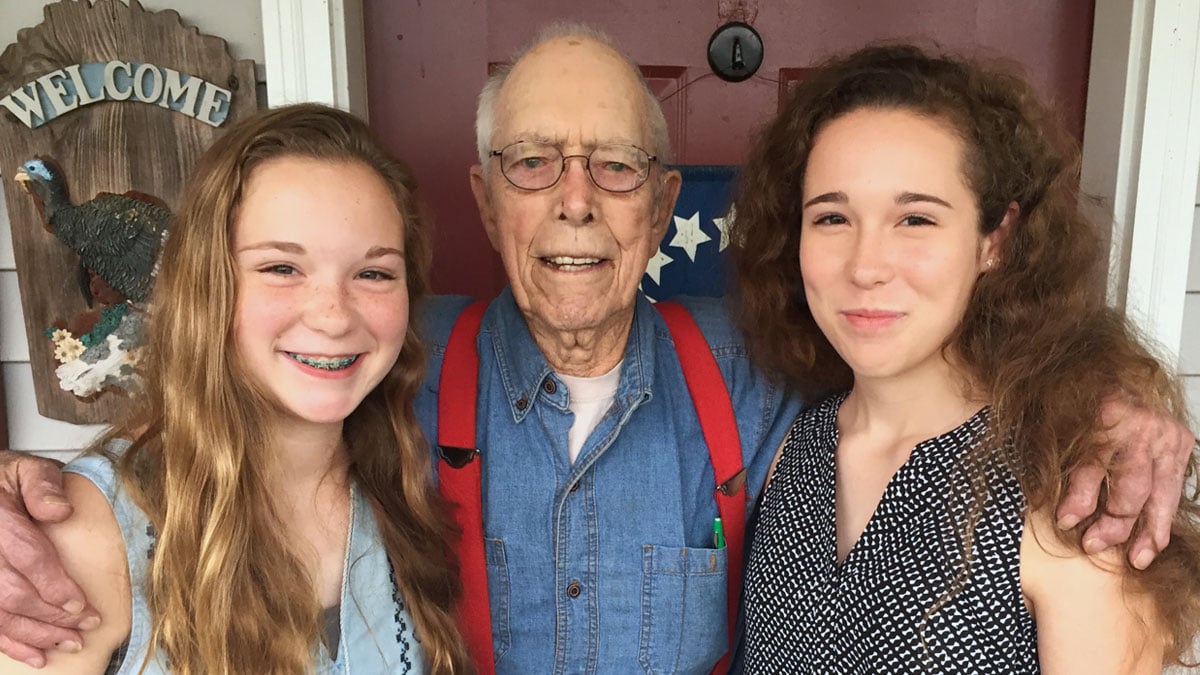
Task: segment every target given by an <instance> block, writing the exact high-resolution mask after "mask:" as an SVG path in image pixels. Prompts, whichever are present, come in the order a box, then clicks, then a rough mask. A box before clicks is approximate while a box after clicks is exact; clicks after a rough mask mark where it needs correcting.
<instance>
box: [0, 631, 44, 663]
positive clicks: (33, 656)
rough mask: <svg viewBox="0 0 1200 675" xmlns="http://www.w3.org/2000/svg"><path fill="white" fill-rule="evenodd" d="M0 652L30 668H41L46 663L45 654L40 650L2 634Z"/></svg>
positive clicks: (0, 636)
mask: <svg viewBox="0 0 1200 675" xmlns="http://www.w3.org/2000/svg"><path fill="white" fill-rule="evenodd" d="M0 653H3V654H4V655H5V656H7V657H8V658H10V659H12V660H14V661H20V662H21V663H24V664H25V665H27V666H29V667H31V668H41V667H42V666H44V665H46V654H45V653H44V652H43V651H42V650H40V649H34V648H33V647H30V646H29V645H27V644H23V643H20V642H15V641H13V640H10V639H8V638H6V637H4V636H3V635H0Z"/></svg>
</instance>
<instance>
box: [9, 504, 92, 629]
mask: <svg viewBox="0 0 1200 675" xmlns="http://www.w3.org/2000/svg"><path fill="white" fill-rule="evenodd" d="M0 532H4V533H5V538H4V542H3V549H2V550H0V553H2V554H3V555H2V556H0V610H4V611H7V612H12V613H14V614H20V615H22V616H27V617H31V618H33V619H37V620H39V621H44V622H47V623H56V624H59V625H64V626H68V627H75V626H77V625H79V622H80V621H81V620H83V618H84V617H83V616H80V614H81V613H82V612H84V610H86V609H87V597H86V596H85V595H84V593H83V590H82V589H80V588H79V586H78V585H76V583H75V582H74V581H72V580H71V578H70V577H68V576H67V573H66V570H64V569H63V567H62V563H61V562H60V561H59V558H58V551H56V550H55V549H54V545H53V544H51V543H50V540H49V539H47V538H46V536H45V534H44V533H43V532H42V531H41V528H39V527H37V526H36V525H34V524H33V523H30V522H29V521H28V520H26V519H25V518H23V517H21V516H20V515H13V514H12V513H9V512H4V511H0Z"/></svg>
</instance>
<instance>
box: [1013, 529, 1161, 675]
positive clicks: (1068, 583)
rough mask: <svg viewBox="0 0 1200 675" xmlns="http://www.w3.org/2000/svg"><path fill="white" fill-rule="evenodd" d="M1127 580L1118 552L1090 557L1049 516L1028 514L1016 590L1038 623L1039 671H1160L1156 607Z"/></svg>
mask: <svg viewBox="0 0 1200 675" xmlns="http://www.w3.org/2000/svg"><path fill="white" fill-rule="evenodd" d="M1129 581H1130V579H1129V572H1128V570H1127V568H1126V566H1125V561H1124V557H1123V555H1122V553H1121V552H1120V551H1117V550H1109V551H1105V552H1104V553H1101V554H1098V555H1088V554H1086V553H1084V552H1082V551H1080V550H1078V549H1076V548H1075V547H1074V546H1071V545H1069V544H1067V543H1065V542H1063V541H1061V540H1060V539H1059V538H1058V536H1057V533H1056V530H1055V526H1054V521H1053V517H1052V514H1050V513H1048V512H1047V513H1043V512H1037V513H1031V514H1029V515H1028V516H1027V517H1026V519H1025V530H1024V534H1023V536H1022V540H1021V589H1022V592H1023V593H1024V595H1025V600H1026V603H1027V604H1028V606H1029V608H1030V611H1031V612H1032V614H1033V616H1034V619H1035V620H1036V621H1037V627H1038V653H1039V656H1040V659H1041V665H1042V671H1043V672H1045V673H1047V675H1057V674H1060V673H1089V674H1099V673H1114V674H1115V673H1159V672H1161V671H1162V660H1163V638H1164V635H1163V631H1162V630H1161V628H1160V627H1159V626H1158V625H1157V623H1158V619H1157V612H1156V608H1155V606H1154V603H1153V600H1152V598H1150V597H1149V596H1148V595H1146V594H1145V593H1142V592H1141V591H1139V590H1138V589H1137V588H1136V587H1135V585H1134V584H1132V583H1129Z"/></svg>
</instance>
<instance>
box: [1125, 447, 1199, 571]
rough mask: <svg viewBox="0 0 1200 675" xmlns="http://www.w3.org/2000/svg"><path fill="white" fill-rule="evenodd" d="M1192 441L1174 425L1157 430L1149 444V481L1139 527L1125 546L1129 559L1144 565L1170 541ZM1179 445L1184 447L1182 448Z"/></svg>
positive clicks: (1136, 563)
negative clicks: (1150, 466) (1150, 469)
mask: <svg viewBox="0 0 1200 675" xmlns="http://www.w3.org/2000/svg"><path fill="white" fill-rule="evenodd" d="M1194 442H1195V439H1194V437H1193V436H1192V434H1191V432H1189V431H1187V430H1186V429H1183V428H1182V427H1178V428H1175V429H1169V430H1167V431H1166V432H1165V433H1163V434H1161V435H1160V436H1159V438H1158V439H1156V443H1158V444H1159V445H1158V447H1155V448H1153V455H1154V461H1153V465H1152V484H1151V486H1150V494H1149V496H1148V497H1147V499H1146V505H1145V508H1144V509H1143V513H1142V527H1141V528H1140V530H1139V532H1138V534H1137V537H1136V538H1135V539H1134V541H1133V542H1132V543H1131V544H1130V546H1129V562H1130V564H1132V565H1133V566H1134V567H1136V568H1138V569H1146V567H1148V566H1149V565H1150V563H1151V562H1153V561H1154V558H1155V557H1156V556H1157V555H1158V554H1159V553H1161V552H1162V550H1163V549H1164V548H1166V547H1167V544H1169V543H1170V541H1171V523H1172V521H1174V519H1175V513H1176V511H1178V510H1179V502H1180V499H1181V498H1182V496H1183V481H1184V474H1185V472H1186V471H1187V465H1188V460H1189V459H1190V457H1191V452H1192V444H1193V443H1194ZM1180 448H1184V450H1183V451H1181V450H1180Z"/></svg>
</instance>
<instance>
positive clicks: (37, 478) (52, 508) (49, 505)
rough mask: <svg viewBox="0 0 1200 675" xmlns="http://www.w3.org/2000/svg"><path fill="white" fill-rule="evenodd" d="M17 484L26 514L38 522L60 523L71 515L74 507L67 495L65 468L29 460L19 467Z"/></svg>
mask: <svg viewBox="0 0 1200 675" xmlns="http://www.w3.org/2000/svg"><path fill="white" fill-rule="evenodd" d="M16 469H17V482H18V485H19V486H20V490H21V497H22V498H23V499H24V500H25V510H26V511H28V512H29V515H31V516H33V518H34V520H38V521H42V522H50V523H57V522H61V521H63V520H66V519H67V518H69V517H70V515H71V511H72V509H71V503H70V502H69V501H67V496H66V493H65V492H64V491H63V481H62V467H61V466H59V465H58V464H56V463H54V462H51V461H49V460H45V459H41V458H37V457H26V458H24V459H22V460H20V461H18V462H17V464H16Z"/></svg>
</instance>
